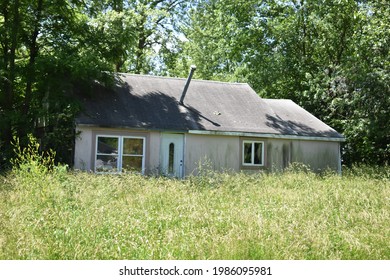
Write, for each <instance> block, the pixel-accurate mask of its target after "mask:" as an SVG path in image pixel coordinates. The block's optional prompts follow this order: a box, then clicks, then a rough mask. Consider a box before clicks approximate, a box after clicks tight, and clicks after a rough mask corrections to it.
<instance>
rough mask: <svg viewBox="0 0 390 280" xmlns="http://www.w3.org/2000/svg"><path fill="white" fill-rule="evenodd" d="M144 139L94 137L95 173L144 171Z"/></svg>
mask: <svg viewBox="0 0 390 280" xmlns="http://www.w3.org/2000/svg"><path fill="white" fill-rule="evenodd" d="M144 142H145V138H140V137H125V136H104V135H98V136H96V158H95V172H98V173H119V172H140V173H143V170H144V158H145V156H144V155H145V145H144Z"/></svg>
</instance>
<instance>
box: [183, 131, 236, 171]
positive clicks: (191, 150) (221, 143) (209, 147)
mask: <svg viewBox="0 0 390 280" xmlns="http://www.w3.org/2000/svg"><path fill="white" fill-rule="evenodd" d="M184 146H185V148H184V162H185V170H184V173H185V176H188V175H191V174H194V175H196V174H198V172H199V165H200V164H203V166H202V168H210V167H211V168H212V169H213V170H216V171H224V170H227V171H236V172H237V171H239V170H240V160H239V154H240V152H239V151H240V142H239V137H231V136H211V135H195V134H186V137H185V145H184Z"/></svg>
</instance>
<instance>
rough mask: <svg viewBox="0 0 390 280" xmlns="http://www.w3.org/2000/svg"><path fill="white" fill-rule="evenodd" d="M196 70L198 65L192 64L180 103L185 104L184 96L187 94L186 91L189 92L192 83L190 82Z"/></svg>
mask: <svg viewBox="0 0 390 280" xmlns="http://www.w3.org/2000/svg"><path fill="white" fill-rule="evenodd" d="M195 70H196V66H195V65H191V69H190V74H189V75H188V78H187V82H186V85H185V86H184V89H183V93H182V94H181V97H180V102H179V103H180V104H181V105H184V104H183V101H184V97H185V96H186V93H187V90H188V86H189V85H190V82H191V79H192V75H193V74H194V72H195Z"/></svg>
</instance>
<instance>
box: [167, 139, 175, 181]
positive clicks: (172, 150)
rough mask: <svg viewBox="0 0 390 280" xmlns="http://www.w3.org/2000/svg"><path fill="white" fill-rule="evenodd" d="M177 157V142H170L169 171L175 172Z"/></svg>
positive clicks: (170, 172)
mask: <svg viewBox="0 0 390 280" xmlns="http://www.w3.org/2000/svg"><path fill="white" fill-rule="evenodd" d="M174 159H175V144H173V143H171V144H169V159H168V173H169V174H173V163H174Z"/></svg>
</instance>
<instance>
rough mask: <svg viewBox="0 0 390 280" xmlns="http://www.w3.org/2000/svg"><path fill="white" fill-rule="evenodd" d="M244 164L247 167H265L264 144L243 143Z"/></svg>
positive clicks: (256, 142)
mask: <svg viewBox="0 0 390 280" xmlns="http://www.w3.org/2000/svg"><path fill="white" fill-rule="evenodd" d="M242 164H243V165H245V166H263V165H264V142H262V141H243V142H242Z"/></svg>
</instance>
